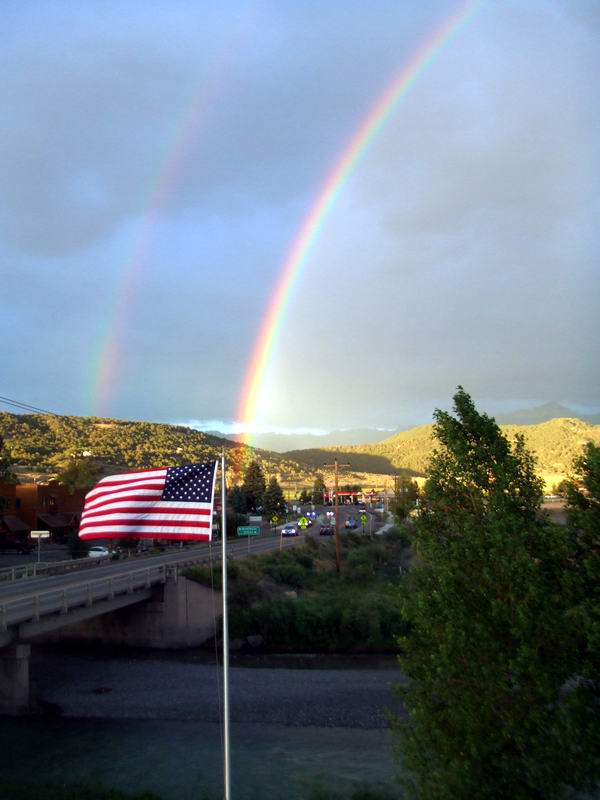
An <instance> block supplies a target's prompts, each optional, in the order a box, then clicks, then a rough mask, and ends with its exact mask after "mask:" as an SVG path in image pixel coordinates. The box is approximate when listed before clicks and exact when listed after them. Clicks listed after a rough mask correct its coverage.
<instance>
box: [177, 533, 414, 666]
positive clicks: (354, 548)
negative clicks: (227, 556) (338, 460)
mask: <svg viewBox="0 0 600 800" xmlns="http://www.w3.org/2000/svg"><path fill="white" fill-rule="evenodd" d="M342 542H343V549H342V571H341V575H338V574H337V573H336V569H335V543H334V542H333V541H331V540H325V541H324V540H320V539H318V538H317V537H314V538H312V537H311V538H309V539H308V540H307V543H306V544H305V545H304V546H297V547H294V548H289V549H287V550H284V551H283V552H274V553H270V554H267V555H262V556H256V557H254V558H249V559H244V560H243V561H239V562H231V563H230V564H229V565H228V585H229V589H230V594H229V609H230V610H229V625H230V632H231V635H232V637H233V638H239V639H244V638H246V637H247V636H250V635H255V634H259V635H261V636H262V638H263V641H264V643H265V647H266V648H267V649H269V650H271V651H287V652H291V651H296V652H298V651H305V652H306V651H310V652H336V653H339V652H396V650H397V647H396V637H397V636H398V635H399V634H401V633H405V632H406V626H405V624H404V622H403V619H402V616H401V614H400V609H399V603H398V592H397V587H398V585H399V582H400V580H401V571H400V569H399V567H400V566H401V564H403V562H404V561H405V558H406V547H407V540H406V536H405V535H404V534H403V533H402V532H400V531H398V530H397V529H392V531H391V532H390V533H389V534H388V535H386V536H381V537H378V538H377V539H376V540H371V539H369V538H368V537H366V536H362V535H360V534H345V535H344V537H343V539H342ZM186 576H187V577H189V578H191V579H192V580H196V581H198V582H199V583H202V584H204V585H205V586H211V585H214V586H215V588H220V584H221V580H220V575H217V572H214V573H213V574H212V575H211V571H210V568H209V567H206V566H200V567H193V568H191V569H190V570H188V571H187V572H186Z"/></svg>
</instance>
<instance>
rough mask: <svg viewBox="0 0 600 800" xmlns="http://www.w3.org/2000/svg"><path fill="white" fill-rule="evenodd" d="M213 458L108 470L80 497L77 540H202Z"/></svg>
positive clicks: (207, 527) (208, 522) (209, 509)
mask: <svg viewBox="0 0 600 800" xmlns="http://www.w3.org/2000/svg"><path fill="white" fill-rule="evenodd" d="M216 476H217V462H216V461H211V462H210V463H208V464H190V465H188V466H185V467H168V468H166V469H149V470H143V471H141V472H128V473H126V474H125V475H109V476H108V477H107V478H102V480H101V481H100V482H99V483H97V484H96V485H95V486H94V488H93V489H92V490H91V492H88V494H87V495H86V497H85V505H84V508H83V514H82V515H81V525H80V527H79V536H80V537H81V538H82V539H125V538H129V537H135V538H137V539H206V540H210V538H211V532H212V514H213V502H214V494H215V479H216Z"/></svg>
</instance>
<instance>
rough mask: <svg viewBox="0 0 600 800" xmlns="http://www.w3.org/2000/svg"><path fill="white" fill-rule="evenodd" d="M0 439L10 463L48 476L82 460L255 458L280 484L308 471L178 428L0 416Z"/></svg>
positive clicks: (128, 464)
mask: <svg viewBox="0 0 600 800" xmlns="http://www.w3.org/2000/svg"><path fill="white" fill-rule="evenodd" d="M0 436H2V438H3V439H4V443H5V446H6V448H7V450H8V452H9V455H10V458H11V459H12V461H13V462H14V463H15V464H16V465H18V466H20V467H26V468H28V469H29V470H31V471H32V472H49V473H52V472H54V471H55V470H56V468H57V465H58V464H60V463H63V462H65V461H67V460H68V459H69V458H72V457H74V456H75V457H77V456H85V457H90V458H93V459H94V460H95V461H96V462H98V463H99V464H101V465H102V467H103V468H104V471H105V472H113V473H114V472H116V471H118V469H123V468H130V469H148V468H152V467H170V466H177V465H178V464H186V463H193V462H201V461H206V460H209V459H214V458H219V457H220V455H221V450H222V449H223V448H225V453H226V456H227V460H228V462H229V463H230V464H231V463H232V462H233V459H234V458H236V457H237V458H240V459H241V462H242V463H246V462H247V460H248V459H250V458H254V459H256V460H257V461H259V462H260V463H261V465H262V467H263V469H264V471H265V473H266V474H267V475H276V476H277V477H278V479H280V480H294V479H302V478H306V477H307V476H309V474H310V469H308V468H307V467H306V466H299V465H298V464H297V463H295V462H293V461H291V460H290V459H289V458H287V457H285V456H281V455H279V454H275V453H270V452H268V451H263V450H256V449H254V448H248V447H244V446H242V445H239V444H236V443H234V442H230V441H228V440H227V439H221V438H219V437H218V436H211V435H209V434H206V433H202V432H200V431H195V430H192V429H191V428H186V427H184V426H179V425H164V424H160V423H154V422H128V421H124V420H116V419H101V418H98V417H58V416H51V415H46V414H9V413H6V412H0Z"/></svg>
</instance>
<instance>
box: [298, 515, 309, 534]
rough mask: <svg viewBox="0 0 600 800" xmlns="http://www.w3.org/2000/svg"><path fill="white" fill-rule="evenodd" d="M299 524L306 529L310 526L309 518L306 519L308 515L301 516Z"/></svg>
mask: <svg viewBox="0 0 600 800" xmlns="http://www.w3.org/2000/svg"><path fill="white" fill-rule="evenodd" d="M298 525H300V527H301V528H302V530H303V531H305V530H306V529H307V528H308V520H307V519H306V517H300V519H299V520H298Z"/></svg>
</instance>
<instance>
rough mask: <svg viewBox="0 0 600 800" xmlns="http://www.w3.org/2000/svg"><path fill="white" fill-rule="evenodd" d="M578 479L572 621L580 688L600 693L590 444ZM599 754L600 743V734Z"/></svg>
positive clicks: (595, 487) (598, 546) (598, 526)
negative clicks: (577, 645) (577, 647)
mask: <svg viewBox="0 0 600 800" xmlns="http://www.w3.org/2000/svg"><path fill="white" fill-rule="evenodd" d="M575 470H576V472H577V479H576V480H574V481H570V482H568V483H567V485H566V493H567V512H568V526H569V530H570V532H571V535H572V542H573V547H574V550H575V553H574V555H573V557H572V559H571V563H570V570H571V575H572V579H573V580H574V581H576V583H577V589H578V591H577V599H578V602H577V605H576V606H575V607H574V609H573V613H572V619H573V624H574V626H575V627H576V630H577V631H578V632H579V635H580V649H581V654H582V662H581V664H580V665H579V669H578V675H579V686H580V689H581V690H583V689H585V688H587V689H588V690H590V691H591V692H593V693H595V696H596V698H597V697H598V692H599V690H600V447H598V446H597V445H594V444H593V443H591V442H590V443H588V444H587V445H586V446H585V448H584V451H583V454H582V455H581V457H580V458H579V459H577V461H576V462H575ZM595 744H596V752H597V753H598V754H599V758H600V741H598V730H596V742H595Z"/></svg>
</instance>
